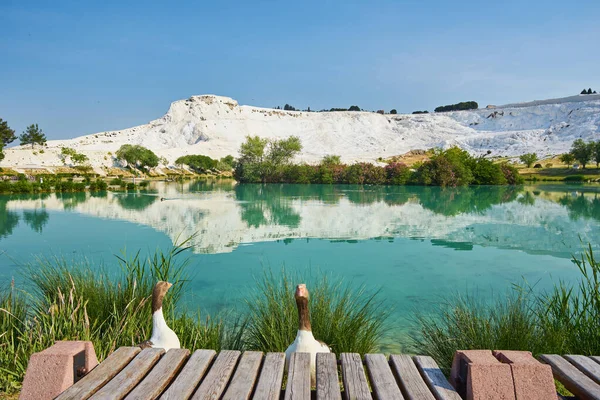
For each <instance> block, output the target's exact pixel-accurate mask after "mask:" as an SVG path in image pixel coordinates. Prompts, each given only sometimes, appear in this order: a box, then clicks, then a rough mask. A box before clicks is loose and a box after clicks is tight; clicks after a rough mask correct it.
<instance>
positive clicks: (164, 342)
mask: <svg viewBox="0 0 600 400" xmlns="http://www.w3.org/2000/svg"><path fill="white" fill-rule="evenodd" d="M171 286H173V284H172V283H169V282H163V281H159V282H157V283H156V285H154V290H153V291H152V336H151V337H150V340H146V341H145V342H144V343H142V344H140V345H139V347H141V348H142V349H145V348H147V347H153V348H163V349H165V351H169V350H170V349H179V348H181V345H180V343H179V338H178V337H177V335H176V334H175V332H173V330H172V329H171V328H169V327H168V326H167V322H166V321H165V317H164V316H163V312H162V303H163V298H164V297H165V294H166V293H167V290H169V288H170V287H171Z"/></svg>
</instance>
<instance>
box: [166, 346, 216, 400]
mask: <svg viewBox="0 0 600 400" xmlns="http://www.w3.org/2000/svg"><path fill="white" fill-rule="evenodd" d="M216 355H217V352H216V351H214V350H196V351H195V352H194V353H193V354H192V356H191V357H190V358H189V360H188V362H187V363H186V364H185V366H184V367H183V369H182V370H181V372H180V373H179V375H177V378H176V379H175V381H174V382H173V383H172V384H171V386H169V388H168V389H167V391H166V392H165V393H164V394H163V395H162V396H161V400H179V399H183V400H187V399H189V398H190V397H191V396H192V393H194V390H196V387H197V386H198V383H199V382H200V380H201V379H202V377H203V376H204V374H205V373H206V371H207V370H208V367H209V366H210V363H211V362H212V360H213V359H214V358H215V356H216Z"/></svg>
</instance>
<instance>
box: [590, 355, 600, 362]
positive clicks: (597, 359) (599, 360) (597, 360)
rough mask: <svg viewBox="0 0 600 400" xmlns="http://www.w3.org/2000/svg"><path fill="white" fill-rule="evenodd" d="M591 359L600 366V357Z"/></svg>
mask: <svg viewBox="0 0 600 400" xmlns="http://www.w3.org/2000/svg"><path fill="white" fill-rule="evenodd" d="M590 358H591V359H592V360H594V361H596V362H597V363H598V364H600V356H591V357H590Z"/></svg>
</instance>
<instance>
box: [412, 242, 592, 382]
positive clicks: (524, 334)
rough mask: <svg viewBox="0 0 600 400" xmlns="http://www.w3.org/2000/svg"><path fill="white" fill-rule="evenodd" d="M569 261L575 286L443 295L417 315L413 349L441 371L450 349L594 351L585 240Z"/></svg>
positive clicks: (589, 266)
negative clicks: (486, 297)
mask: <svg viewBox="0 0 600 400" xmlns="http://www.w3.org/2000/svg"><path fill="white" fill-rule="evenodd" d="M573 262H574V263H575V264H576V265H577V267H578V268H579V271H580V273H581V278H580V281H579V283H578V285H575V286H569V285H566V284H565V283H563V282H558V283H556V284H555V286H554V288H553V289H552V290H550V291H547V292H542V293H538V294H536V293H534V291H533V288H531V287H529V286H527V285H515V286H514V290H513V292H512V293H510V294H509V296H506V297H503V298H499V299H497V300H496V301H495V302H494V303H493V304H491V305H490V304H483V303H482V302H480V301H479V300H478V299H477V297H473V296H461V295H457V296H454V297H452V298H449V299H448V300H447V302H446V303H445V304H444V305H442V306H441V307H440V310H439V314H438V315H434V316H418V317H417V319H418V323H419V332H418V333H417V334H415V335H414V336H413V340H414V343H415V351H416V352H417V353H419V354H427V355H430V356H432V357H433V358H435V360H436V361H437V362H438V363H439V364H440V366H441V367H442V368H443V369H445V370H446V371H449V369H450V366H451V363H452V357H453V355H454V352H455V351H456V350H469V349H502V350H528V351H531V352H532V353H533V354H534V355H539V354H543V353H556V354H583V355H598V354H600V261H599V260H597V259H596V258H595V256H594V253H593V251H592V247H591V246H589V247H588V248H587V249H586V250H585V251H584V253H583V255H582V256H581V257H579V258H578V257H574V258H573Z"/></svg>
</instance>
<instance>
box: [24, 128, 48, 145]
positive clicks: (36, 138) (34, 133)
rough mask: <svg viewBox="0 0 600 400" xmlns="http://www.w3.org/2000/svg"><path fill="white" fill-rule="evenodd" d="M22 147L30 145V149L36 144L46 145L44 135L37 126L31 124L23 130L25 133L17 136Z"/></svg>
mask: <svg viewBox="0 0 600 400" xmlns="http://www.w3.org/2000/svg"><path fill="white" fill-rule="evenodd" d="M19 140H20V141H21V144H22V145H28V144H30V145H31V148H32V149H33V147H34V146H35V145H36V144H39V145H40V146H43V145H44V144H46V134H45V133H44V132H42V130H41V129H40V127H39V126H38V124H31V125H29V126H28V127H27V129H25V132H23V133H22V134H21V136H19Z"/></svg>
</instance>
